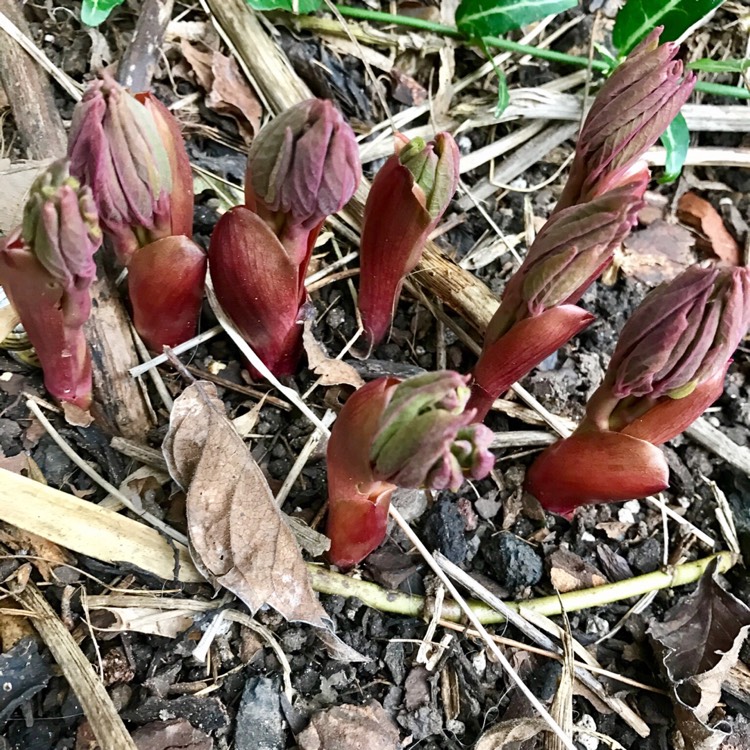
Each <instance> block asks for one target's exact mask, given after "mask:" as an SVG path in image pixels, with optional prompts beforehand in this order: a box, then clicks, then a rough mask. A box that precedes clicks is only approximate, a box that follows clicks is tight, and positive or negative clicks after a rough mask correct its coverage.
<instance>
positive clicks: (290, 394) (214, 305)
mask: <svg viewBox="0 0 750 750" xmlns="http://www.w3.org/2000/svg"><path fill="white" fill-rule="evenodd" d="M206 297H207V298H208V303H209V305H210V306H211V309H212V310H213V311H214V315H216V318H217V320H218V321H219V323H220V324H221V327H222V328H223V329H224V330H225V331H226V332H227V333H228V334H229V337H230V338H231V339H232V341H234V343H235V345H236V346H237V347H238V348H239V350H240V351H241V352H242V354H243V356H244V357H245V359H246V360H247V361H248V362H249V363H250V364H251V365H252V366H253V367H254V368H255V369H256V370H257V371H258V372H259V373H260V374H261V375H263V377H264V378H266V380H268V381H269V382H270V383H272V384H273V385H274V386H275V387H276V389H277V390H279V391H280V392H281V393H283V394H284V396H286V398H287V399H288V400H289V401H290V402H291V403H292V404H294V406H296V407H297V408H298V409H299V410H300V411H301V412H302V413H303V414H304V415H305V416H306V417H307V418H308V419H309V420H310V421H311V422H312V423H313V424H314V425H315V426H316V427H317V428H318V429H320V430H321V431H322V433H323V434H324V435H329V434H330V430H329V429H328V427H327V425H325V424H323V422H321V420H320V417H318V415H317V414H315V412H314V411H313V410H312V409H311V408H310V407H309V406H308V405H307V404H306V403H305V402H304V401H303V400H302V399H301V398H300V397H299V394H297V393H296V392H295V391H294V390H292V389H291V388H288V387H287V386H285V385H282V384H281V383H280V382H279V379H278V378H277V377H276V376H275V375H274V374H273V373H272V372H271V371H270V370H269V369H268V368H267V367H266V365H265V364H264V363H263V361H262V360H261V358H260V357H259V356H258V355H257V354H256V353H255V352H254V351H253V350H252V349H251V348H250V345H249V344H248V343H247V341H245V339H244V338H242V335H241V334H240V332H239V331H238V330H237V328H236V327H235V325H234V323H232V321H231V319H230V318H229V316H228V315H227V314H226V313H225V312H224V310H222V308H221V305H220V304H219V301H218V300H217V299H216V294H215V293H214V289H213V284H212V282H211V275H210V272H209V274H208V276H207V277H206Z"/></svg>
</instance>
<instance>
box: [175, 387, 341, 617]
mask: <svg viewBox="0 0 750 750" xmlns="http://www.w3.org/2000/svg"><path fill="white" fill-rule="evenodd" d="M163 450H164V456H165V458H166V460H167V466H168V467H169V473H170V474H171V475H172V478H173V479H174V480H175V481H176V482H177V484H179V485H180V486H181V487H182V488H183V489H184V490H185V491H186V493H187V521H188V537H189V539H190V554H191V555H192V558H193V561H194V562H195V565H196V567H197V568H198V569H199V570H200V571H201V572H202V573H203V574H204V575H205V576H206V577H207V578H208V579H209V580H210V581H213V582H214V583H215V584H217V585H221V586H224V587H225V588H226V589H228V590H229V591H231V592H232V593H233V594H236V595H237V596H238V597H239V598H240V599H241V600H242V601H243V602H244V603H245V604H246V605H247V606H248V608H249V609H250V611H251V612H256V611H257V610H258V609H259V608H260V607H261V606H263V605H264V604H268V605H269V606H271V607H273V608H274V609H275V610H276V611H277V612H279V613H280V614H281V615H283V616H284V617H285V618H286V619H287V620H290V621H292V620H295V621H302V622H308V623H310V624H312V625H316V626H318V627H328V625H329V621H328V619H327V617H326V613H325V611H324V610H323V608H322V607H321V606H320V602H319V601H318V599H317V597H316V596H315V594H314V593H313V590H312V588H311V587H310V581H309V579H308V575H307V569H306V568H305V563H304V561H303V560H302V555H301V554H300V551H299V548H298V547H297V543H296V542H295V540H294V536H293V534H292V532H291V530H290V529H289V527H288V526H287V525H286V523H285V522H284V520H283V518H282V516H281V513H280V511H279V509H278V508H277V507H276V503H275V502H274V499H273V495H272V494H271V490H270V488H269V487H268V483H267V482H266V479H265V477H264V476H263V472H262V471H261V470H260V467H259V466H258V464H257V463H256V462H255V459H254V458H253V457H252V455H251V454H250V451H249V450H248V449H247V447H246V446H245V444H244V443H243V442H242V438H240V436H239V435H238V434H237V432H236V431H235V429H234V427H232V424H231V422H230V421H229V420H228V419H227V417H226V416H225V414H224V404H223V403H222V402H221V400H220V399H219V398H218V397H217V396H216V389H215V387H214V386H213V385H212V384H211V383H206V382H202V381H199V382H197V383H194V384H193V385H191V386H190V387H188V388H186V389H185V391H184V392H183V394H182V395H181V396H180V397H179V398H178V399H177V400H176V401H175V403H174V408H173V410H172V414H171V417H170V426H169V432H168V434H167V437H166V438H165V440H164V448H163Z"/></svg>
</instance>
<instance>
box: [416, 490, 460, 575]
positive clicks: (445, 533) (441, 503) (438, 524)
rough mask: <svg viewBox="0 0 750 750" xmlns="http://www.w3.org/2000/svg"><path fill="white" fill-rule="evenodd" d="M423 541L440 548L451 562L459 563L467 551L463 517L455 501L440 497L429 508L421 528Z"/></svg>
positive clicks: (433, 547) (434, 547)
mask: <svg viewBox="0 0 750 750" xmlns="http://www.w3.org/2000/svg"><path fill="white" fill-rule="evenodd" d="M422 534H423V538H424V541H425V542H426V543H427V545H428V546H430V547H432V549H437V550H440V552H442V553H443V554H444V555H445V556H446V557H447V558H448V559H449V560H450V561H451V562H453V563H456V565H460V564H461V563H462V562H463V561H464V560H465V559H466V555H467V553H468V551H469V550H468V547H467V545H466V536H465V534H464V519H463V517H462V516H461V513H459V510H458V507H457V506H456V503H455V502H454V501H453V500H451V499H450V498H447V497H442V498H440V500H438V501H437V503H436V504H435V505H434V506H433V507H432V509H431V510H430V512H429V514H428V516H427V520H426V521H425V524H424V527H423V529H422Z"/></svg>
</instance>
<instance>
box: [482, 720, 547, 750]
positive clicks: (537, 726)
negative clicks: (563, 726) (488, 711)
mask: <svg viewBox="0 0 750 750" xmlns="http://www.w3.org/2000/svg"><path fill="white" fill-rule="evenodd" d="M547 729H549V725H548V724H547V723H546V722H545V721H544V720H543V719H509V720H508V721H502V722H500V723H499V724H496V725H495V726H494V727H492V729H489V730H488V731H486V732H485V733H484V734H483V735H482V736H481V737H480V738H479V741H478V742H477V744H476V745H475V746H474V750H502V748H504V747H505V746H506V745H507V744H508V743H510V742H525V741H526V740H530V739H531V738H532V737H536V735H538V734H540V733H541V732H543V731H545V730H547Z"/></svg>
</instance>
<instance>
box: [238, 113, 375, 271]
mask: <svg viewBox="0 0 750 750" xmlns="http://www.w3.org/2000/svg"><path fill="white" fill-rule="evenodd" d="M361 177H362V168H361V165H360V162H359V149H358V146H357V140H356V137H355V135H354V132H353V131H352V129H351V127H350V126H349V125H348V123H347V122H346V121H345V120H344V118H343V117H342V116H341V113H340V112H339V111H338V110H337V109H336V108H335V107H334V106H333V103H332V102H330V101H328V100H325V99H308V100H307V101H304V102H300V103H299V104H296V105H295V106H293V107H290V108H289V109H287V110H286V111H285V112H282V113H281V114H280V115H279V116H278V117H276V118H275V119H273V120H271V121H270V122H269V123H268V124H266V125H265V126H264V127H263V128H261V130H260V132H259V133H258V134H257V136H256V137H255V140H254V141H253V145H252V147H251V148H250V153H249V155H248V162H247V174H246V176H245V202H246V204H247V207H248V208H249V209H251V210H252V211H254V212H255V213H257V214H258V215H259V216H261V217H262V218H263V219H264V220H265V221H266V222H267V223H268V225H269V226H270V227H271V229H272V230H273V231H274V233H275V234H276V235H277V236H278V237H279V239H280V240H281V244H282V245H284V247H286V249H287V252H288V253H289V256H290V258H291V259H292V260H293V261H295V263H297V264H298V265H299V266H300V267H302V273H303V274H304V267H306V266H307V259H308V257H309V253H310V252H311V250H312V243H314V238H315V236H316V235H317V233H318V229H319V228H320V224H321V223H322V222H323V221H324V220H325V219H326V218H327V217H328V216H329V215H330V214H333V213H336V212H337V211H339V210H341V209H342V208H343V207H344V206H345V205H346V204H347V203H348V202H349V199H350V198H351V197H352V196H353V195H354V192H355V190H356V189H357V186H358V185H359V181H360V179H361ZM311 237H312V240H311Z"/></svg>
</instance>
